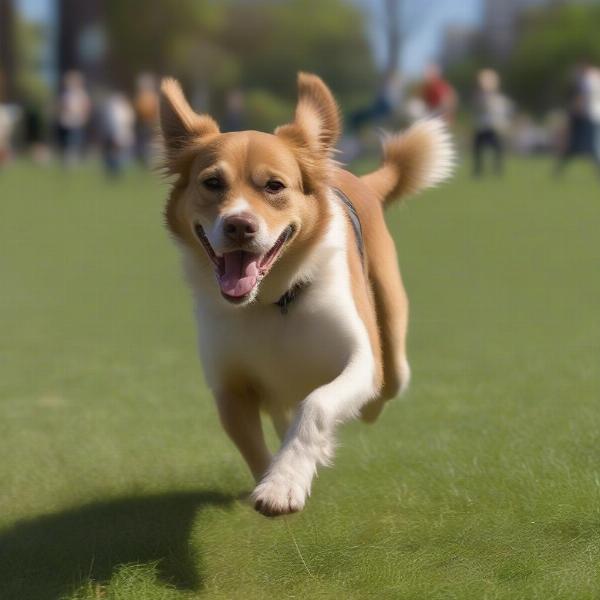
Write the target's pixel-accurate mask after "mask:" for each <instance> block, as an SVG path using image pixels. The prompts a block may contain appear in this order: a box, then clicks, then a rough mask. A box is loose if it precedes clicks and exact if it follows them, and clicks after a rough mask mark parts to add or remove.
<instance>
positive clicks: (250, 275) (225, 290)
mask: <svg viewBox="0 0 600 600" xmlns="http://www.w3.org/2000/svg"><path fill="white" fill-rule="evenodd" d="M194 229H195V232H196V235H197V236H198V239H199V240H200V242H201V243H202V246H203V247H204V250H206V253H207V254H208V257H209V258H210V260H211V261H212V263H213V264H214V265H215V273H216V276H217V282H218V283H219V287H220V288H221V294H222V295H223V297H224V298H225V299H227V300H229V301H230V302H234V303H235V302H243V301H244V300H245V299H246V298H247V297H248V296H249V295H250V294H251V293H252V291H253V290H254V288H255V287H256V286H257V285H258V284H259V282H260V280H261V279H262V278H263V277H264V276H265V275H266V274H267V273H268V272H269V271H270V269H271V267H272V266H273V265H274V264H275V261H276V260H277V258H278V257H279V255H280V254H281V251H282V250H283V247H284V246H285V243H286V242H287V241H288V240H289V239H290V238H291V237H292V234H293V233H294V227H293V226H292V225H289V226H288V227H286V228H285V229H284V230H283V233H282V234H281V235H280V236H279V237H278V238H277V241H276V242H275V244H273V246H272V247H271V249H270V250H269V251H268V252H266V253H265V254H256V253H252V252H247V251H246V250H233V251H232V252H224V253H223V254H222V255H221V256H219V255H217V254H216V253H215V251H214V250H213V248H212V246H211V245H210V242H209V241H208V238H207V237H206V234H205V233H204V229H203V228H202V225H200V224H196V225H195V227H194Z"/></svg>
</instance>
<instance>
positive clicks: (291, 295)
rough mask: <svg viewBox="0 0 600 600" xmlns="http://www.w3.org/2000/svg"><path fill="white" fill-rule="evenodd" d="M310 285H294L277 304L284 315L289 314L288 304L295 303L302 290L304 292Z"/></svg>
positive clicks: (301, 283) (303, 283)
mask: <svg viewBox="0 0 600 600" xmlns="http://www.w3.org/2000/svg"><path fill="white" fill-rule="evenodd" d="M307 285H308V283H306V282H298V283H296V284H294V285H293V286H292V287H291V288H290V289H289V290H288V291H287V292H286V293H285V294H283V296H281V298H279V300H277V302H275V306H279V310H280V311H281V314H282V315H287V313H288V304H290V303H291V302H293V301H294V300H295V299H296V297H297V296H298V294H299V293H300V291H301V290H303V289H304V288H305V287H306V286H307Z"/></svg>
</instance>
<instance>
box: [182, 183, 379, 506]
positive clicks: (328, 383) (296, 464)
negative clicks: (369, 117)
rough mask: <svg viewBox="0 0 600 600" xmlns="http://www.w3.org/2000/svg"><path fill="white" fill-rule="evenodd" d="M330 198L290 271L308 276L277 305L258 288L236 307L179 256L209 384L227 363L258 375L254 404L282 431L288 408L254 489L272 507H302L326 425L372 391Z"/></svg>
mask: <svg viewBox="0 0 600 600" xmlns="http://www.w3.org/2000/svg"><path fill="white" fill-rule="evenodd" d="M329 202H330V206H331V211H332V221H331V226H330V228H329V230H328V232H327V233H326V235H325V236H324V239H323V240H322V241H321V242H320V243H319V244H318V245H317V247H315V249H314V251H313V253H312V255H311V257H310V258H309V260H308V261H307V262H306V263H305V265H304V266H303V270H302V272H300V273H296V274H295V276H294V280H298V279H310V281H311V283H310V285H309V286H308V287H306V288H305V289H303V290H302V292H301V293H300V294H299V296H298V298H297V299H296V300H295V301H294V303H293V304H292V305H290V307H289V312H288V314H286V315H282V314H281V312H280V311H279V308H278V307H277V306H275V305H273V304H272V299H268V300H267V301H266V302H261V297H260V292H259V296H258V300H257V301H255V302H253V303H252V304H250V305H248V306H245V307H243V308H242V309H238V308H236V307H234V306H230V305H228V304H227V303H226V301H224V300H223V299H222V298H220V295H219V293H218V290H217V285H216V283H215V282H214V276H213V274H212V273H210V272H209V270H207V269H205V268H203V267H201V266H200V265H198V264H197V262H196V261H195V260H193V259H191V257H188V260H186V263H185V264H186V267H187V269H186V270H187V272H188V279H189V281H190V283H191V285H192V288H193V289H194V291H195V297H196V316H197V320H198V330H199V348H200V356H201V359H202V363H203V366H204V370H205V375H206V379H207V382H208V384H209V386H210V387H211V388H212V389H213V391H214V392H215V393H218V391H219V390H218V388H219V385H220V381H221V378H222V376H223V373H224V372H226V369H227V368H228V367H229V366H231V365H235V366H236V368H238V369H241V370H243V371H246V372H248V373H251V374H252V376H253V378H255V379H256V380H257V381H258V382H259V385H260V389H261V390H262V394H263V395H262V398H261V401H262V405H263V407H264V408H265V409H266V410H267V411H268V412H270V413H271V414H272V415H273V417H274V421H275V423H276V425H278V429H279V430H280V431H281V432H283V431H284V430H285V425H286V424H287V421H286V416H285V415H286V411H288V410H290V411H295V413H296V414H295V418H294V420H293V423H292V425H291V427H290V428H289V429H288V431H287V433H286V435H285V438H284V441H283V445H282V447H281V449H280V450H279V452H278V453H277V454H276V455H275V457H274V459H273V461H272V463H271V466H270V467H269V469H268V471H267V473H266V474H265V475H264V477H263V479H262V481H261V482H260V483H259V485H258V486H257V488H256V489H255V491H254V494H253V497H254V500H255V501H256V502H258V503H259V504H262V505H263V506H267V507H268V509H269V510H270V511H272V512H289V511H293V510H299V509H300V508H302V506H303V505H304V502H305V500H306V497H307V495H308V494H309V493H310V487H311V482H312V478H313V475H314V473H315V471H316V468H317V465H320V464H321V465H322V464H326V463H327V462H328V461H329V459H330V458H331V456H332V452H333V446H334V429H335V426H336V425H337V424H338V423H340V422H342V421H345V420H347V419H349V418H351V417H353V416H355V415H356V414H357V413H358V411H359V409H360V407H361V406H362V405H363V404H365V403H366V402H368V401H369V400H370V399H371V398H373V397H374V395H375V393H376V389H375V361H374V357H373V353H372V349H371V345H370V340H369V336H368V333H367V330H366V327H365V325H364V323H363V321H362V320H361V318H360V316H359V314H358V311H357V308H356V305H355V302H354V299H353V296H352V289H351V285H350V273H349V268H348V260H347V255H346V244H347V239H346V238H347V236H346V222H345V217H344V214H343V212H342V211H343V209H342V208H341V207H340V205H339V202H338V201H337V199H335V198H334V197H333V195H331V197H330V198H329ZM190 259H191V260H190ZM288 283H289V284H290V285H291V284H292V283H293V281H290V282H288ZM209 290H212V291H211V292H210V293H207V292H209ZM283 291H285V289H284V290H282V293H283Z"/></svg>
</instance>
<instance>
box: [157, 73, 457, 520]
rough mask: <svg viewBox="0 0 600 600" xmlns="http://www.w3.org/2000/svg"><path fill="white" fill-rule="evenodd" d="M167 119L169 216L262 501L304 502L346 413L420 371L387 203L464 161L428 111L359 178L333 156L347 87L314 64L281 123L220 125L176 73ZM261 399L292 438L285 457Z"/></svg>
mask: <svg viewBox="0 0 600 600" xmlns="http://www.w3.org/2000/svg"><path fill="white" fill-rule="evenodd" d="M160 127H161V131H162V140H163V146H164V167H165V170H166V172H167V173H168V174H169V175H171V176H172V187H171V190H170V195H169V198H168V201H167V206H166V209H165V219H166V224H167V227H168V229H169V230H170V232H171V234H172V237H173V238H174V239H175V241H176V243H177V245H178V246H179V248H180V249H181V254H182V259H183V268H184V272H185V275H186V278H187V280H188V282H189V285H190V287H191V290H192V293H193V297H194V306H195V314H196V318H197V323H198V339H199V353H200V357H201V362H202V364H203V368H204V373H205V378H206V381H207V384H208V386H209V387H210V389H211V391H212V393H213V395H214V398H215V401H216V406H217V409H218V414H219V417H220V421H221V423H222V426H223V428H224V430H225V432H226V433H227V434H228V435H229V437H230V438H231V440H232V441H233V442H234V444H235V445H236V446H237V448H238V449H239V451H240V453H241V454H242V456H243V458H244V460H245V461H246V463H247V464H248V467H249V468H250V471H251V472H252V475H253V476H254V478H255V481H256V487H255V489H254V491H253V493H252V496H251V499H252V501H253V503H254V507H255V508H256V510H258V511H259V512H260V513H262V514H264V515H266V516H277V515H284V514H288V513H293V512H296V511H300V510H302V509H303V507H304V505H305V502H306V500H307V497H308V496H309V495H310V491H311V483H312V479H313V477H314V475H315V473H316V469H317V466H319V465H328V464H330V463H331V460H332V456H333V448H334V434H335V429H336V427H337V426H338V424H340V423H342V422H344V421H346V420H348V419H351V418H354V417H358V416H360V417H361V418H362V419H363V420H364V421H366V422H372V421H374V420H375V419H376V418H377V417H378V415H379V413H380V412H381V410H382V408H383V406H384V403H385V402H386V401H387V400H390V399H391V398H393V397H395V396H397V395H399V394H400V393H401V392H403V391H404V390H405V389H406V387H407V386H408V383H409V379H410V369H409V364H408V361H407V358H406V331H407V323H408V300H407V296H406V292H405V290H404V286H403V284H402V279H401V276H400V272H399V269H398V263H397V258H396V249H395V246H394V242H393V240H392V237H391V236H390V234H389V232H388V230H387V228H386V224H385V221H384V211H383V209H384V207H385V206H386V205H387V204H388V203H389V202H391V201H392V200H393V199H396V198H401V197H403V196H405V195H410V194H414V193H417V192H419V191H421V190H423V189H425V188H427V187H430V186H432V185H435V184H437V183H439V182H441V181H443V180H445V179H446V178H447V177H448V176H449V175H450V174H451V170H452V163H453V150H452V145H451V142H450V138H449V135H448V133H447V131H446V129H445V128H444V125H443V123H442V122H441V121H439V120H435V119H433V120H425V121H421V122H417V123H416V124H414V125H413V126H411V127H410V128H409V129H408V130H407V131H406V132H405V133H404V134H401V135H394V136H390V137H388V138H387V139H386V140H385V141H384V158H383V163H382V165H381V167H380V168H378V169H377V170H376V171H374V172H372V173H370V174H368V175H365V176H363V177H356V176H354V175H352V174H351V173H349V172H348V171H346V170H344V169H343V168H342V167H341V166H340V165H339V164H338V163H337V162H336V161H335V160H334V156H335V154H334V152H335V144H336V142H337V141H338V138H339V136H340V129H341V126H340V115H339V111H338V107H337V104H336V102H335V100H334V97H333V95H332V93H331V92H330V90H329V88H328V87H327V86H326V85H325V83H323V81H322V80H321V79H320V78H319V77H317V76H316V75H312V74H307V73H300V74H299V75H298V102H297V106H296V110H295V118H294V120H293V121H292V122H290V123H289V124H286V125H283V126H280V127H278V128H277V129H276V130H275V132H274V133H273V134H269V133H262V132H258V131H243V132H235V133H221V132H220V130H219V127H218V125H217V123H216V122H215V121H214V120H213V119H212V118H211V117H210V116H208V115H199V114H196V113H195V112H194V111H193V110H192V108H191V107H190V105H189V104H188V102H187V101H186V99H185V97H184V95H183V92H182V90H181V87H180V86H179V84H178V83H177V82H176V81H175V80H173V79H165V80H163V82H162V85H161V101H160ZM261 412H265V413H267V414H268V415H269V416H270V418H271V419H272V422H273V425H274V427H275V430H276V432H277V434H278V436H279V437H280V439H281V448H280V449H279V451H278V452H277V453H276V454H275V455H274V456H272V455H271V453H270V451H269V449H268V448H267V445H266V443H265V440H264V437H263V431H262V425H261Z"/></svg>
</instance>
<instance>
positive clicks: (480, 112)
mask: <svg viewBox="0 0 600 600" xmlns="http://www.w3.org/2000/svg"><path fill="white" fill-rule="evenodd" d="M511 113H512V103H511V101H510V100H509V99H508V98H507V97H506V96H505V95H504V94H502V93H501V92H500V76H499V75H498V73H497V72H496V71H494V70H493V69H482V70H481V71H479V73H478V74H477V91H476V93H475V98H474V101H473V117H474V123H475V131H474V135H473V176H474V177H479V176H481V175H482V173H483V157H484V154H485V152H486V150H487V149H489V150H491V151H492V152H493V155H494V171H495V172H496V175H502V172H503V168H504V140H503V137H504V135H505V134H506V131H507V129H508V127H509V124H510V116H511Z"/></svg>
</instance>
